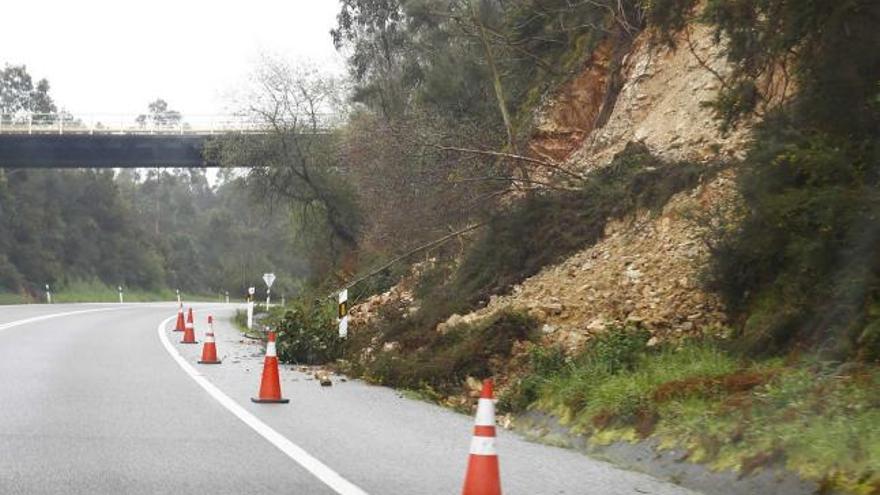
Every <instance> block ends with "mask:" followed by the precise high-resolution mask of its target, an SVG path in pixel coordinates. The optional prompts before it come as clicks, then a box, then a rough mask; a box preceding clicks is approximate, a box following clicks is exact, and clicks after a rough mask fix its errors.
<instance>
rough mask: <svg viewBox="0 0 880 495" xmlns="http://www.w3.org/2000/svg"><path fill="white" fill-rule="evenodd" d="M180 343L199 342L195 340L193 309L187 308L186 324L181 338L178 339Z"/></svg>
mask: <svg viewBox="0 0 880 495" xmlns="http://www.w3.org/2000/svg"><path fill="white" fill-rule="evenodd" d="M180 343H181V344H198V343H199V342H198V341H197V340H196V329H195V327H194V326H193V309H192V308H189V312H188V313H187V315H186V326H185V327H184V329H183V340H181V341H180Z"/></svg>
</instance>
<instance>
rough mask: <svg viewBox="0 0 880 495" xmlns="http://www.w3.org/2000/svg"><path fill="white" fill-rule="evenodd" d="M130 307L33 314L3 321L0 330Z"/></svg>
mask: <svg viewBox="0 0 880 495" xmlns="http://www.w3.org/2000/svg"><path fill="white" fill-rule="evenodd" d="M126 308H131V306H126V307H118V308H98V309H80V310H77V311H67V312H64V313H53V314H50V315H42V316H34V317H33V318H25V319H24V320H17V321H12V322H9V323H4V324H2V325H0V332H2V331H3V330H6V329H7V328H12V327H17V326H20V325H26V324H28V323H34V322H38V321H43V320H51V319H52V318H61V317H62V316H72V315H79V314H83V313H97V312H99V311H118V310H120V309H126Z"/></svg>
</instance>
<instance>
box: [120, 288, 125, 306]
mask: <svg viewBox="0 0 880 495" xmlns="http://www.w3.org/2000/svg"><path fill="white" fill-rule="evenodd" d="M123 302H124V301H123V300H122V286H121V285H120V286H119V304H122V303H123Z"/></svg>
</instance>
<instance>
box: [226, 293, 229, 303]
mask: <svg viewBox="0 0 880 495" xmlns="http://www.w3.org/2000/svg"><path fill="white" fill-rule="evenodd" d="M226 304H229V291H226Z"/></svg>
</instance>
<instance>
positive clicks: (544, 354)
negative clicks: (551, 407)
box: [498, 344, 571, 413]
mask: <svg viewBox="0 0 880 495" xmlns="http://www.w3.org/2000/svg"><path fill="white" fill-rule="evenodd" d="M527 360H528V362H527V365H526V371H525V373H524V374H520V375H519V376H515V377H513V378H512V381H511V383H510V384H509V385H508V387H507V388H506V389H505V390H504V392H503V393H502V394H501V396H500V397H499V398H498V410H499V412H502V413H505V412H521V411H525V410H526V409H528V407H529V406H531V405H532V404H533V403H534V402H536V401H537V400H538V399H539V398H540V392H541V388H542V387H543V386H544V385H545V384H546V383H547V381H548V380H550V379H551V378H552V377H554V376H556V375H557V374H559V373H562V372H564V370H565V369H566V367H567V366H569V365H570V364H571V362H570V360H569V359H568V357H567V356H566V355H565V350H564V349H563V348H562V347H561V346H550V347H544V346H541V345H538V344H535V345H533V346H531V347H530V348H529V352H528V357H527Z"/></svg>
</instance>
